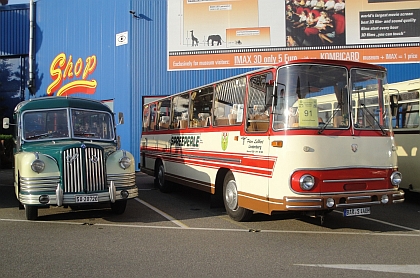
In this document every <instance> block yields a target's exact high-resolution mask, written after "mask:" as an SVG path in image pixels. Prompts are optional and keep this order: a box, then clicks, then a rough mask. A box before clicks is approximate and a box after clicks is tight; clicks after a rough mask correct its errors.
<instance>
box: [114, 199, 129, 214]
mask: <svg viewBox="0 0 420 278" xmlns="http://www.w3.org/2000/svg"><path fill="white" fill-rule="evenodd" d="M126 207H127V200H121V201H116V202H115V203H111V210H112V212H113V213H115V214H123V213H124V212H125V208H126Z"/></svg>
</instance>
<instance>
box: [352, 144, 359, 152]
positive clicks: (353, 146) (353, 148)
mask: <svg viewBox="0 0 420 278" xmlns="http://www.w3.org/2000/svg"><path fill="white" fill-rule="evenodd" d="M357 148H358V146H357V144H352V145H351V150H352V151H353V152H354V153H355V152H357Z"/></svg>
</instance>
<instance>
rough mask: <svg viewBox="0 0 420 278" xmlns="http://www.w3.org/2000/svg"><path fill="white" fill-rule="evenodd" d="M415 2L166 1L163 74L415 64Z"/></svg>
mask: <svg viewBox="0 0 420 278" xmlns="http://www.w3.org/2000/svg"><path fill="white" fill-rule="evenodd" d="M419 19H420V1H417V0H347V1H344V0H307V1H305V0H303V1H299V0H231V1H227V0H168V26H167V29H168V39H167V43H168V70H189V69H191V70H196V69H215V68H235V67H249V68H252V67H260V66H268V65H272V64H275V63H279V62H284V61H291V60H295V59H304V58H314V59H335V60H349V61H357V62H368V63H373V64H385V63H418V62H419V61H420V47H419V46H420V28H419V26H420V25H419Z"/></svg>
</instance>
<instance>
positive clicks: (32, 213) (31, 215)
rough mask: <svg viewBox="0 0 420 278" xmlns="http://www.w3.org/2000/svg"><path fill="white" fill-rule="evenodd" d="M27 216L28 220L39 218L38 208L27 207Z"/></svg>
mask: <svg viewBox="0 0 420 278" xmlns="http://www.w3.org/2000/svg"><path fill="white" fill-rule="evenodd" d="M25 215H26V219H27V220H36V219H37V218H38V207H36V206H28V205H25Z"/></svg>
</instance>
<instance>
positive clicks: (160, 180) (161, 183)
mask: <svg viewBox="0 0 420 278" xmlns="http://www.w3.org/2000/svg"><path fill="white" fill-rule="evenodd" d="M155 186H156V187H157V188H159V190H160V191H161V192H163V193H168V192H170V191H171V184H170V183H169V182H168V181H167V180H165V167H164V166H163V164H162V163H159V165H158V168H157V171H156V177H155Z"/></svg>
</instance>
